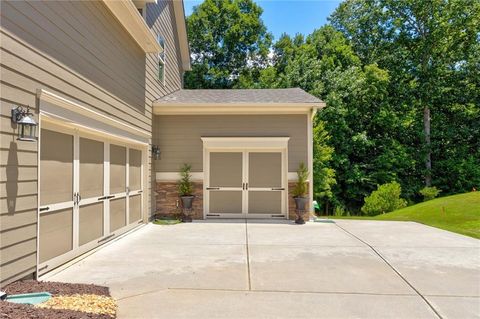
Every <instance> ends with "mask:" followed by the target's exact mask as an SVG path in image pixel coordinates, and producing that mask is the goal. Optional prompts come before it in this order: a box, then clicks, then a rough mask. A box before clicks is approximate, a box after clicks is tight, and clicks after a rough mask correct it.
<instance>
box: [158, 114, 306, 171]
mask: <svg viewBox="0 0 480 319" xmlns="http://www.w3.org/2000/svg"><path fill="white" fill-rule="evenodd" d="M202 136H210V137H215V136H216V137H243V136H248V137H257V136H258V137H260V136H263V137H273V136H280V137H281V136H289V137H290V140H289V142H288V166H289V171H291V172H294V171H296V170H297V168H298V165H299V164H300V163H301V162H304V163H306V162H307V148H308V145H307V116H306V115H169V116H155V118H154V132H153V143H154V144H157V145H158V146H160V151H161V159H160V160H156V161H154V162H155V170H156V171H157V172H177V171H179V168H180V166H181V165H182V163H190V164H191V165H192V171H194V172H201V171H202V170H203V143H202V140H201V139H200V138H201V137H202Z"/></svg>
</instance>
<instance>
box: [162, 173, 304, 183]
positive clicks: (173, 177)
mask: <svg viewBox="0 0 480 319" xmlns="http://www.w3.org/2000/svg"><path fill="white" fill-rule="evenodd" d="M190 175H192V181H194V182H203V179H204V173H203V172H191V173H190ZM287 178H288V181H289V182H294V181H297V179H298V177H297V172H288V174H287ZM179 179H180V173H179V172H156V173H155V180H156V181H157V182H172V181H178V180H179Z"/></svg>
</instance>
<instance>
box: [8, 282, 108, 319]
mask: <svg viewBox="0 0 480 319" xmlns="http://www.w3.org/2000/svg"><path fill="white" fill-rule="evenodd" d="M2 290H4V291H5V292H7V294H9V295H14V294H23V293H31V292H42V291H47V292H49V293H51V294H52V295H53V296H59V295H62V296H69V295H74V294H95V295H101V296H110V291H109V289H108V287H102V286H97V285H84V284H68V283H62V282H43V281H36V280H24V281H17V282H14V283H11V284H10V285H8V286H6V287H3V288H2ZM0 318H1V319H7V318H8V319H47V318H48V319H51V318H59V319H112V317H111V316H109V315H103V314H94V313H87V312H81V311H74V310H64V309H43V308H35V307H33V306H31V305H23V304H15V303H11V302H6V301H0Z"/></svg>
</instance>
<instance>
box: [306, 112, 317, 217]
mask: <svg viewBox="0 0 480 319" xmlns="http://www.w3.org/2000/svg"><path fill="white" fill-rule="evenodd" d="M317 110H318V107H317V106H314V107H312V108H311V109H310V111H309V114H308V124H307V125H308V127H307V134H308V181H309V183H308V184H309V185H308V186H309V190H308V193H309V196H308V197H309V199H310V202H309V206H308V207H309V213H310V215H312V214H314V209H313V119H314V118H315V114H317Z"/></svg>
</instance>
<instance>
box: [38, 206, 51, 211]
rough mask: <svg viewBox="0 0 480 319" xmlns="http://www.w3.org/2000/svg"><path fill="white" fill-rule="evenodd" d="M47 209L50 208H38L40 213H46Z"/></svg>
mask: <svg viewBox="0 0 480 319" xmlns="http://www.w3.org/2000/svg"><path fill="white" fill-rule="evenodd" d="M49 209H50V207H48V206H47V207H42V208H40V211H41V212H45V211H47V210H49Z"/></svg>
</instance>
